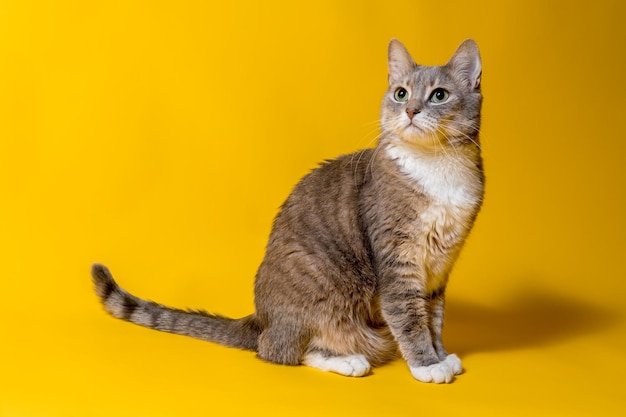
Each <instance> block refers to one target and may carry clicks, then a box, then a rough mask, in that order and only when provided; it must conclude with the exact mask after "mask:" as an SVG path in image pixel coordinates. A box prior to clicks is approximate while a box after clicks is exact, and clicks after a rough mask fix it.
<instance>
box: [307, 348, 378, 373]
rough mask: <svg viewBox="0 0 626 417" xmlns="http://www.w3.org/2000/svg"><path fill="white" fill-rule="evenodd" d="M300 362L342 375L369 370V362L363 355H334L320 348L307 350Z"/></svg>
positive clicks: (368, 371) (367, 371)
mask: <svg viewBox="0 0 626 417" xmlns="http://www.w3.org/2000/svg"><path fill="white" fill-rule="evenodd" d="M302 363H303V364H304V365H307V366H310V367H312V368H317V369H321V370H322V371H327V372H334V373H336V374H340V375H344V376H364V375H367V374H369V373H370V370H371V366H370V363H369V362H368V361H367V359H366V358H365V356H363V355H334V354H332V353H330V352H327V351H322V350H312V351H309V352H307V353H306V355H305V356H304V360H303V361H302Z"/></svg>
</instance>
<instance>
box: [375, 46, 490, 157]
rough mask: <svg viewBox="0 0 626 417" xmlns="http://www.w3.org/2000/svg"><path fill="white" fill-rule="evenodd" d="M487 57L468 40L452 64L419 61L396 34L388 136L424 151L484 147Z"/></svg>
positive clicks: (387, 100) (384, 114)
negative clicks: (483, 59)
mask: <svg viewBox="0 0 626 417" xmlns="http://www.w3.org/2000/svg"><path fill="white" fill-rule="evenodd" d="M481 70H482V65H481V60H480V53H479V51H478V46H477V45H476V43H475V42H474V41H473V40H471V39H468V40H466V41H465V42H463V43H462V44H461V45H460V46H459V48H458V49H457V51H456V52H455V53H454V55H453V56H452V58H451V59H450V61H448V63H447V64H446V65H443V66H437V67H427V66H421V65H417V64H416V63H415V61H413V58H411V55H410V54H409V52H408V51H407V50H406V48H405V47H404V46H403V45H402V43H400V41H398V40H396V39H392V40H391V42H390V43H389V89H388V90H387V92H386V94H385V97H384V99H383V105H382V111H381V128H382V132H383V135H382V136H381V137H382V138H383V139H382V140H386V141H389V142H391V143H394V144H396V145H402V146H408V147H411V148H415V149H419V150H421V151H431V152H448V151H447V150H446V148H450V147H458V146H462V145H464V144H467V145H472V146H476V147H478V146H479V145H478V129H479V128H480V107H481V102H482V95H481V92H480V77H481Z"/></svg>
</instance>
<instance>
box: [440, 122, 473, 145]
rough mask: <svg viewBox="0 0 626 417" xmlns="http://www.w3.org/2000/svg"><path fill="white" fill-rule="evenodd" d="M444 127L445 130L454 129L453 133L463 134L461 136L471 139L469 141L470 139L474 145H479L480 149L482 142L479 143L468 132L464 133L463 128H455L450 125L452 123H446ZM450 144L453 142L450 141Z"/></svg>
mask: <svg viewBox="0 0 626 417" xmlns="http://www.w3.org/2000/svg"><path fill="white" fill-rule="evenodd" d="M444 129H445V130H449V131H452V133H453V134H454V135H459V136H461V137H463V138H465V139H467V140H469V141H470V142H472V143H473V144H474V145H476V147H478V149H480V144H479V143H478V142H476V141H475V140H474V139H473V138H472V137H471V136H470V135H468V134H467V133H464V132H463V131H461V130H459V129H456V128H454V127H452V126H450V125H446V126H445V128H444ZM450 144H452V143H451V142H450Z"/></svg>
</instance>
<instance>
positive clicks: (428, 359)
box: [380, 277, 461, 383]
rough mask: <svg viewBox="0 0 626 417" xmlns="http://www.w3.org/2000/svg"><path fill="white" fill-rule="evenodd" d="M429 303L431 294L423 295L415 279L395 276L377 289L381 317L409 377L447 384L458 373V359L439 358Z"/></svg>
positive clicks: (459, 370)
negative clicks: (398, 348)
mask: <svg viewBox="0 0 626 417" xmlns="http://www.w3.org/2000/svg"><path fill="white" fill-rule="evenodd" d="M430 302H431V297H427V296H425V295H424V293H423V289H422V286H421V285H420V280H419V279H417V278H412V277H411V278H396V279H394V280H390V281H388V282H386V283H383V284H382V285H381V288H380V304H381V309H382V313H383V317H384V318H385V321H386V322H387V324H388V326H389V328H390V329H391V332H392V334H393V336H394V338H395V339H396V341H397V342H398V346H399V347H400V352H401V353H402V356H403V357H404V358H405V359H406V361H407V363H408V365H409V368H410V369H411V373H412V374H413V376H414V377H415V378H416V379H418V380H419V381H422V382H434V383H448V382H451V381H452V379H453V378H454V375H456V374H458V373H460V372H461V369H460V361H459V360H458V358H457V357H456V355H449V356H446V357H445V358H443V359H442V358H440V357H439V354H438V352H437V349H436V348H435V343H434V341H433V330H432V328H431V324H432V323H433V321H432V319H433V317H432V312H431V308H430ZM439 334H440V333H439ZM437 343H438V344H441V342H440V341H438V342H437ZM441 348H443V345H441ZM440 353H441V352H440Z"/></svg>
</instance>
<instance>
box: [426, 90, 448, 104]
mask: <svg viewBox="0 0 626 417" xmlns="http://www.w3.org/2000/svg"><path fill="white" fill-rule="evenodd" d="M448 97H450V93H448V92H447V91H446V90H444V89H443V88H435V90H434V91H433V92H432V94H431V95H430V99H429V100H430V102H431V103H435V104H440V103H443V102H445V101H447V100H448Z"/></svg>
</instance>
